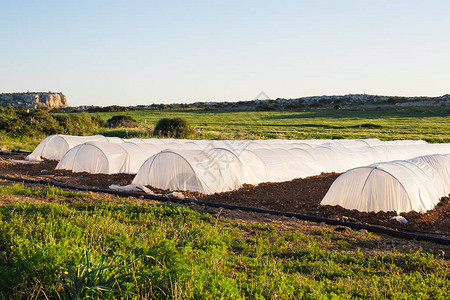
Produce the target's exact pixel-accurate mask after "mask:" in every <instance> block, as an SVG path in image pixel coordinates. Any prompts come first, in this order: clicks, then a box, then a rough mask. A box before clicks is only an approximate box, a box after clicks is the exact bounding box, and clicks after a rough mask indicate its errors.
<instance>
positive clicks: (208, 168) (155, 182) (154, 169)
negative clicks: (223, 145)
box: [132, 149, 245, 194]
mask: <svg viewBox="0 0 450 300" xmlns="http://www.w3.org/2000/svg"><path fill="white" fill-rule="evenodd" d="M214 156H216V159H213V157H214ZM225 165H226V167H225ZM243 168H244V166H243V164H242V163H241V162H240V160H239V158H238V157H237V156H236V155H235V154H234V153H232V152H231V151H229V150H226V149H211V150H210V151H202V150H184V149H178V150H177V151H176V152H175V150H165V151H162V152H160V153H158V154H156V155H154V156H152V157H151V158H149V159H148V160H147V161H146V162H145V163H144V164H143V165H142V167H141V168H140V169H139V172H138V174H137V175H136V177H135V178H134V180H133V182H132V183H133V184H143V185H151V186H152V187H156V188H160V189H168V190H189V191H195V192H200V193H204V194H213V193H215V192H217V191H221V192H224V191H231V190H235V189H238V188H239V187H240V186H241V182H242V181H243V180H245V179H242V178H241V176H242V175H243Z"/></svg>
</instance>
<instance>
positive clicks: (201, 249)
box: [0, 185, 450, 299]
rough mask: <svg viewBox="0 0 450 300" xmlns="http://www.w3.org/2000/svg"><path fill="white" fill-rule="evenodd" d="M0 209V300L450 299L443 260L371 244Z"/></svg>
mask: <svg viewBox="0 0 450 300" xmlns="http://www.w3.org/2000/svg"><path fill="white" fill-rule="evenodd" d="M0 203H1V205H0V295H1V296H2V298H3V299H16V298H17V299H18V298H30V299H44V298H47V297H48V298H62V299H85V298H87V297H92V298H99V299H113V298H114V299H118V298H119V299H145V298H150V297H157V298H173V299H187V298H190V299H192V298H193V299H349V298H365V299H367V298H371V299H380V298H389V299H448V298H449V296H450V295H449V292H448V282H449V274H450V273H449V264H448V261H447V260H445V259H443V258H442V256H434V255H432V254H429V253H426V252H423V251H422V250H418V251H404V252H399V251H397V250H395V249H392V250H384V251H377V249H376V248H377V245H379V244H380V243H385V241H383V240H381V239H380V237H378V236H376V235H373V234H370V233H363V232H358V231H350V232H344V233H339V232H336V231H333V230H332V229H331V228H328V227H321V226H310V225H303V226H299V227H296V228H294V229H292V228H290V229H289V228H285V227H282V226H280V225H273V224H272V225H271V224H263V223H251V222H250V223H248V222H243V221H233V220H230V219H227V218H221V217H220V216H219V215H215V214H209V213H198V212H195V211H193V210H190V209H189V208H185V207H177V206H171V205H163V204H159V203H154V202H151V203H149V202H136V201H130V200H121V199H118V198H113V197H108V198H103V197H102V196H98V195H93V194H83V193H72V192H66V191H62V190H60V189H57V188H37V187H26V186H23V185H13V186H0ZM302 228H303V229H305V228H309V231H308V232H304V231H302ZM422 245H423V247H424V248H425V249H428V248H429V247H433V246H431V245H430V244H426V243H423V244H422ZM447 248H448V247H447ZM447 248H445V247H444V248H443V249H445V250H448V249H447Z"/></svg>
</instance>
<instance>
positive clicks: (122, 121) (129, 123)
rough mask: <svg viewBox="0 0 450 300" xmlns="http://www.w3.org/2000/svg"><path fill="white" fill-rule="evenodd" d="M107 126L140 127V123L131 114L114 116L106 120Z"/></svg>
mask: <svg viewBox="0 0 450 300" xmlns="http://www.w3.org/2000/svg"><path fill="white" fill-rule="evenodd" d="M106 126H107V127H110V128H116V127H138V123H137V122H136V120H135V119H133V118H132V117H130V116H113V117H112V118H110V119H109V120H108V121H106Z"/></svg>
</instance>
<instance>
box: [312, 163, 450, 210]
mask: <svg viewBox="0 0 450 300" xmlns="http://www.w3.org/2000/svg"><path fill="white" fill-rule="evenodd" d="M449 193H450V155H448V154H447V155H439V154H437V155H427V156H421V157H416V158H413V159H409V160H403V161H402V160H397V161H390V162H384V163H378V164H373V165H370V166H366V167H358V168H355V169H352V170H349V171H347V172H345V173H344V174H342V175H341V176H339V177H338V178H337V179H336V180H335V182H334V183H333V184H332V185H331V187H330V189H329V191H328V192H327V194H326V195H325V197H324V198H323V200H322V202H321V203H320V204H321V205H331V206H336V205H339V206H341V207H343V208H346V209H350V210H352V209H356V210H358V211H361V212H379V211H385V212H389V211H395V212H397V213H402V212H409V211H416V212H426V211H428V210H430V209H433V208H434V207H435V205H436V204H437V203H438V202H439V201H440V199H441V198H442V197H443V196H448V195H449Z"/></svg>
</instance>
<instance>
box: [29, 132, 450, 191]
mask: <svg viewBox="0 0 450 300" xmlns="http://www.w3.org/2000/svg"><path fill="white" fill-rule="evenodd" d="M435 153H450V148H449V145H448V144H427V143H426V142H424V141H389V142H384V141H379V140H377V139H365V140H252V141H248V140H247V141H245V140H229V141H227V140H220V141H210V140H177V139H136V138H135V139H121V138H117V137H112V138H111V137H104V136H99V135H97V136H90V137H75V136H65V135H55V136H50V137H48V138H46V139H44V140H43V141H42V142H41V144H39V145H38V147H37V148H36V149H35V151H33V153H32V154H31V155H30V156H29V157H28V158H27V159H29V160H40V159H41V157H42V158H46V159H55V160H60V162H59V164H58V165H57V169H66V170H72V171H74V172H89V173H104V174H114V173H129V174H135V173H137V175H136V177H135V179H134V181H133V183H135V184H145V185H151V186H153V187H157V188H161V189H170V190H191V191H197V192H201V193H205V194H211V193H216V192H224V191H230V190H235V189H238V188H240V187H242V185H243V184H244V183H247V184H258V183H261V182H269V181H271V182H281V181H288V180H292V179H294V178H303V177H308V176H313V175H318V174H320V173H322V172H344V171H346V170H349V169H351V168H355V167H359V166H365V165H368V164H372V163H375V162H382V161H388V160H394V159H408V158H411V157H415V156H418V155H426V154H435Z"/></svg>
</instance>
